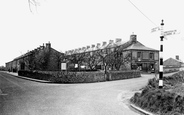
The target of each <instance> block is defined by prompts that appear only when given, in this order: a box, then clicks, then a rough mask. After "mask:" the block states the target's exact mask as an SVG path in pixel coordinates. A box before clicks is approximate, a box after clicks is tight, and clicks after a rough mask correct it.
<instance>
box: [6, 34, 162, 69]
mask: <svg viewBox="0 0 184 115" xmlns="http://www.w3.org/2000/svg"><path fill="white" fill-rule="evenodd" d="M43 47H44V46H42V48H40V50H41V52H42V53H38V54H39V55H38V54H37V55H35V53H33V54H34V56H32V57H34V58H35V59H37V58H39V59H37V60H41V61H43V62H42V63H36V61H35V60H34V61H32V62H31V61H30V59H31V58H30V55H31V54H32V53H28V54H25V55H23V56H20V57H18V58H15V59H14V60H13V61H11V62H8V63H6V66H7V68H8V69H11V70H12V68H18V70H20V69H39V70H61V63H66V64H67V69H68V70H77V71H81V70H104V69H105V70H106V69H107V70H133V69H140V70H141V71H147V72H148V71H151V70H153V69H156V70H158V62H159V51H158V50H155V49H152V48H149V47H146V46H145V45H143V44H142V43H140V42H139V41H138V40H137V35H134V34H132V35H130V39H129V40H128V41H126V42H124V41H122V40H121V39H119V38H117V39H116V40H115V41H114V40H109V42H108V43H107V42H103V43H102V44H100V43H97V44H96V45H91V46H87V47H82V48H78V49H74V50H68V51H66V52H65V53H60V52H58V51H56V50H54V49H53V48H51V45H50V43H49V44H46V47H44V48H43ZM49 48H50V49H51V50H48V49H49ZM46 49H47V50H46ZM46 52H47V53H46ZM23 57H24V58H23ZM25 57H27V58H25ZM26 59H27V60H28V61H26ZM41 61H38V62H41ZM33 62H34V67H32V68H30V67H31V66H33V64H32V63H33ZM14 63H16V64H14ZM15 65H18V66H15Z"/></svg>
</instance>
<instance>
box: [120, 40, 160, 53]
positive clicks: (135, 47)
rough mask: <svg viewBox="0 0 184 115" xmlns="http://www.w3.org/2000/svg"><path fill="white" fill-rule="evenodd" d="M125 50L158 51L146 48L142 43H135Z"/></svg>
mask: <svg viewBox="0 0 184 115" xmlns="http://www.w3.org/2000/svg"><path fill="white" fill-rule="evenodd" d="M124 50H148V51H150V50H151V51H152V50H154V51H158V50H155V49H152V48H149V47H146V46H144V45H143V44H141V43H140V42H138V41H137V42H135V43H133V44H132V45H130V46H129V47H127V48H126V49H124Z"/></svg>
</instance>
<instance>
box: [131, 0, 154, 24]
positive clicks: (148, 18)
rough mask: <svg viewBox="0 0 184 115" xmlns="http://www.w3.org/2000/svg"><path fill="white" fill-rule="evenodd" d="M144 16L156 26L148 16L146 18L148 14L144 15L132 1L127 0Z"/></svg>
mask: <svg viewBox="0 0 184 115" xmlns="http://www.w3.org/2000/svg"><path fill="white" fill-rule="evenodd" d="M128 1H129V2H130V3H131V4H132V5H133V6H134V7H135V8H136V9H137V10H138V11H139V12H140V13H141V14H142V15H143V16H144V17H145V18H147V19H148V20H149V21H150V22H151V23H152V24H154V25H155V26H157V25H156V24H155V23H154V22H153V21H152V20H151V19H150V18H148V16H146V15H145V14H144V13H143V12H142V11H141V10H140V9H139V8H138V7H137V6H136V5H135V4H134V3H133V2H131V1H130V0H128Z"/></svg>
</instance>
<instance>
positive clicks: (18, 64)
mask: <svg viewBox="0 0 184 115" xmlns="http://www.w3.org/2000/svg"><path fill="white" fill-rule="evenodd" d="M63 55H64V54H63V53H60V52H58V51H57V50H55V49H53V48H52V47H51V43H46V46H44V45H43V46H40V47H38V48H36V49H34V50H32V51H29V52H27V53H26V54H23V55H21V56H19V57H17V58H15V59H14V60H12V61H10V62H7V63H6V69H7V70H9V71H14V72H16V71H18V70H49V71H53V70H59V69H60V67H61V64H60V63H61V57H62V56H63Z"/></svg>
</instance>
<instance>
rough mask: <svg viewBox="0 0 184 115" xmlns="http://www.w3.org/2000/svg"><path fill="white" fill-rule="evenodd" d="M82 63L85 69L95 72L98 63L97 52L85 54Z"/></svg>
mask: <svg viewBox="0 0 184 115" xmlns="http://www.w3.org/2000/svg"><path fill="white" fill-rule="evenodd" d="M84 62H85V63H86V64H87V67H89V69H90V70H95V69H96V67H97V65H98V64H99V63H100V58H99V56H98V55H97V51H93V52H87V53H86V55H85V59H84Z"/></svg>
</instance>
